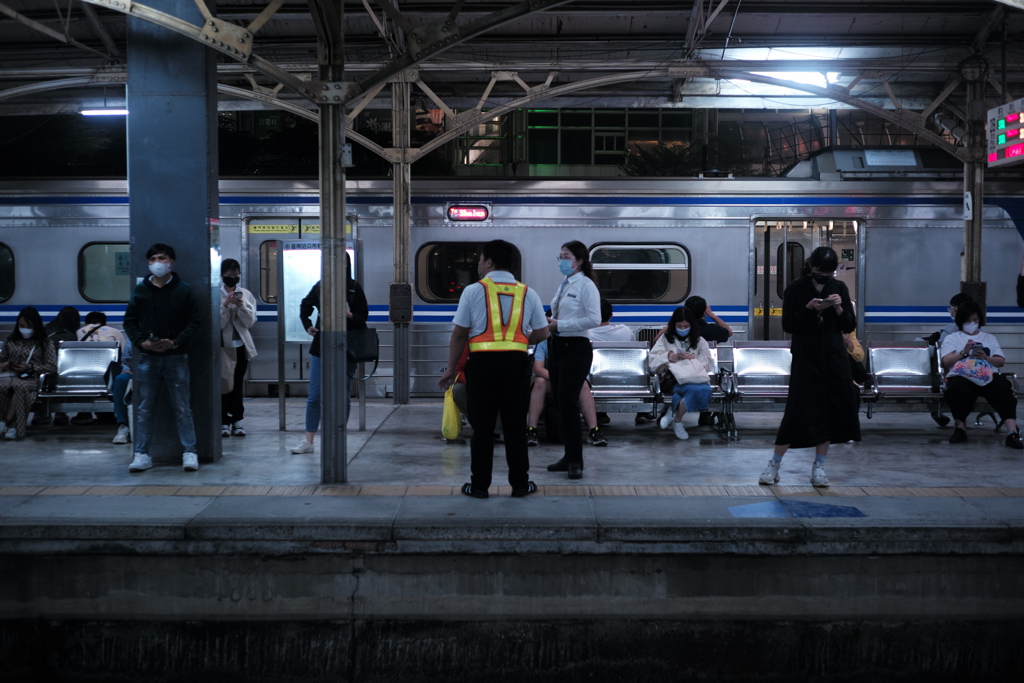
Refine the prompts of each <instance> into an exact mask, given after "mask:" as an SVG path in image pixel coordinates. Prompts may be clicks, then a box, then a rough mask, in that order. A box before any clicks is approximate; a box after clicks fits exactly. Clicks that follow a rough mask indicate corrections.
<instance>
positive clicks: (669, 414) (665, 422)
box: [658, 408, 675, 429]
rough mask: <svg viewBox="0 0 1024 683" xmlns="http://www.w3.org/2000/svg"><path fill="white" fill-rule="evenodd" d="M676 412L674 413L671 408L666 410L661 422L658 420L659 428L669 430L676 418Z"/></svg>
mask: <svg viewBox="0 0 1024 683" xmlns="http://www.w3.org/2000/svg"><path fill="white" fill-rule="evenodd" d="M674 412H675V411H673V410H672V409H671V408H669V409H668V410H666V411H665V414H664V415H662V416H661V419H660V420H658V426H659V427H661V428H662V429H668V427H669V425H671V424H672V418H673V417H674V414H673V413H674Z"/></svg>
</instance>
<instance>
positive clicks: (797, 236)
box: [748, 219, 860, 340]
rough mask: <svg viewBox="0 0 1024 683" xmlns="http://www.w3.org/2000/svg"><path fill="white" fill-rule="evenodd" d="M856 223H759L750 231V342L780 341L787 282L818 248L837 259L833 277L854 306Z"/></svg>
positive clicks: (838, 221) (783, 336) (798, 275)
mask: <svg viewBox="0 0 1024 683" xmlns="http://www.w3.org/2000/svg"><path fill="white" fill-rule="evenodd" d="M857 228H858V226H857V221H853V220H846V219H842V220H836V219H814V220H806V221H805V220H790V219H760V220H756V221H754V224H753V228H752V242H753V244H752V247H753V248H752V250H751V252H752V260H753V269H752V272H753V277H752V278H751V297H750V332H749V335H748V336H749V338H750V339H755V340H783V339H787V338H788V336H787V335H786V334H785V333H784V332H783V331H782V299H783V294H784V293H785V291H786V287H787V286H788V285H789V283H790V282H792V281H793V280H795V279H797V278H799V277H800V276H801V272H802V269H803V264H804V261H806V260H807V259H808V258H809V257H810V255H811V252H812V251H814V249H816V248H817V247H819V246H829V247H832V248H833V249H835V251H836V254H837V255H838V256H839V268H838V270H837V271H836V277H837V278H838V279H840V280H842V281H843V282H844V283H846V286H847V287H849V289H850V296H851V297H852V298H853V299H854V300H856V298H857V296H856V292H857V278H856V273H855V265H856V264H857V263H858V252H859V249H860V248H859V241H858V234H857Z"/></svg>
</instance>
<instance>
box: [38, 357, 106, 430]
mask: <svg viewBox="0 0 1024 683" xmlns="http://www.w3.org/2000/svg"><path fill="white" fill-rule="evenodd" d="M120 359H121V348H120V346H119V345H118V343H117V342H71V341H66V342H61V343H60V345H59V346H58V347H57V372H56V373H47V374H45V375H41V376H40V377H39V394H38V395H37V397H36V400H37V402H38V403H40V404H41V406H42V408H43V410H44V411H45V413H46V414H49V413H50V412H63V413H74V412H100V413H104V412H112V411H113V410H114V401H113V397H112V396H111V393H110V391H111V385H112V383H113V380H114V376H113V375H114V373H110V372H108V368H109V367H110V364H111V363H117V362H118V361H120Z"/></svg>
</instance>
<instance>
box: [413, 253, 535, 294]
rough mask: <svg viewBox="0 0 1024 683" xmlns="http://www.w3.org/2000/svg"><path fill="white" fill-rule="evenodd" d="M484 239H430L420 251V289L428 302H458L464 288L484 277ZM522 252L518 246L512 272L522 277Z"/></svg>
mask: <svg viewBox="0 0 1024 683" xmlns="http://www.w3.org/2000/svg"><path fill="white" fill-rule="evenodd" d="M482 246H483V242H429V243H427V244H424V245H423V246H422V247H420V249H419V251H417V252H416V292H417V293H418V294H419V296H420V298H421V299H423V300H424V301H429V302H434V303H441V302H451V301H458V300H459V297H460V296H461V295H462V290H463V289H465V288H466V287H467V286H469V285H471V284H473V283H474V282H476V281H477V280H479V279H480V276H479V274H478V273H477V263H478V262H479V260H480V248H481V247H482ZM522 263H523V261H522V255H521V254H520V253H519V250H518V249H516V258H515V263H514V264H513V266H512V274H513V275H514V276H515V277H516V279H521V278H522Z"/></svg>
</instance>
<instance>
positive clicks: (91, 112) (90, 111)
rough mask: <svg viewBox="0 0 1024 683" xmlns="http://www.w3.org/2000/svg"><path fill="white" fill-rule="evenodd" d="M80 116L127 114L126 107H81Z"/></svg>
mask: <svg viewBox="0 0 1024 683" xmlns="http://www.w3.org/2000/svg"><path fill="white" fill-rule="evenodd" d="M82 116H128V110H127V109H83V110H82Z"/></svg>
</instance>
